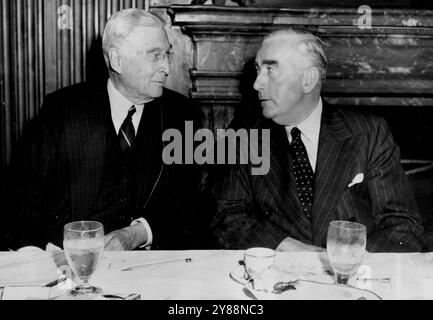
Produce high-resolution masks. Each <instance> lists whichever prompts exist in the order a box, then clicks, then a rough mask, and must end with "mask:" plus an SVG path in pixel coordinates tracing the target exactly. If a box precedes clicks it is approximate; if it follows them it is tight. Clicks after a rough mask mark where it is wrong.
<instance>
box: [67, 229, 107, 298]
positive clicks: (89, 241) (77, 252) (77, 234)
mask: <svg viewBox="0 0 433 320" xmlns="http://www.w3.org/2000/svg"><path fill="white" fill-rule="evenodd" d="M104 244H105V242H104V226H103V225H102V224H101V223H100V222H97V221H75V222H70V223H68V224H66V225H65V226H64V233H63V248H64V250H65V255H66V259H67V260H68V263H69V266H70V267H71V269H72V271H73V272H74V273H75V275H76V276H77V277H78V279H79V280H80V281H81V283H80V284H79V285H78V286H76V287H75V288H73V289H71V290H69V291H68V295H71V296H77V295H87V294H95V293H100V292H101V289H100V288H97V287H94V286H91V285H89V278H90V276H91V275H92V274H93V273H94V272H95V270H96V268H97V266H98V262H99V260H100V258H101V257H102V253H103V251H104Z"/></svg>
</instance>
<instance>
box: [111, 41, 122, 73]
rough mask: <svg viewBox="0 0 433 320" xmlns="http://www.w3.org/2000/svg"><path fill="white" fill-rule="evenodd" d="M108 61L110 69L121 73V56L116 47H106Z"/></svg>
mask: <svg viewBox="0 0 433 320" xmlns="http://www.w3.org/2000/svg"><path fill="white" fill-rule="evenodd" d="M108 62H109V67H110V69H112V70H113V71H115V72H117V73H122V57H121V55H120V50H119V49H118V48H115V47H111V48H110V49H108Z"/></svg>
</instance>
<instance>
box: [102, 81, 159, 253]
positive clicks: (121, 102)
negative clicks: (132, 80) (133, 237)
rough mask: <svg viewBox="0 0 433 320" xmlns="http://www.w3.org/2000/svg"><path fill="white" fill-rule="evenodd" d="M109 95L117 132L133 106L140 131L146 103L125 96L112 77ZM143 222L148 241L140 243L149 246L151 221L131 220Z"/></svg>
mask: <svg viewBox="0 0 433 320" xmlns="http://www.w3.org/2000/svg"><path fill="white" fill-rule="evenodd" d="M107 90H108V97H109V99H110V109H111V119H112V120H113V124H114V128H115V129H116V134H119V130H120V127H121V126H122V123H123V121H124V120H125V118H126V116H127V115H128V110H129V108H131V106H133V105H134V106H135V110H136V111H135V113H134V114H133V115H132V125H133V126H134V129H135V134H137V131H138V125H139V124H140V119H141V115H142V114H143V109H144V104H134V103H132V102H131V101H129V100H128V99H127V98H125V97H124V96H123V95H122V94H121V93H120V92H119V91H118V90H117V89H116V88H115V87H114V85H113V83H112V82H111V80H110V79H108V82H107ZM139 222H140V223H142V224H143V225H144V227H145V229H146V232H147V241H146V243H144V244H142V245H140V248H141V247H148V246H150V245H151V244H152V241H153V235H152V229H151V228H150V226H149V223H148V222H147V221H146V219H144V218H138V219H135V220H134V221H132V222H131V225H133V224H136V223H139Z"/></svg>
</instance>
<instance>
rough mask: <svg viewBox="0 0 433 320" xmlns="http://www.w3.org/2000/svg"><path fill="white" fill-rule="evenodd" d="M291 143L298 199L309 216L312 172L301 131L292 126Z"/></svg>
mask: <svg viewBox="0 0 433 320" xmlns="http://www.w3.org/2000/svg"><path fill="white" fill-rule="evenodd" d="M290 134H291V136H292V143H291V144H290V147H291V148H290V149H291V154H292V159H293V174H294V176H295V180H296V189H297V191H298V196H299V201H300V202H301V206H302V210H303V211H304V213H305V215H306V216H307V217H308V218H311V214H312V210H313V187H314V172H313V169H312V168H311V164H310V161H309V160H308V154H307V150H306V149H305V145H304V143H303V142H302V140H301V131H300V130H299V129H298V128H296V127H295V128H293V129H292V130H291V132H290Z"/></svg>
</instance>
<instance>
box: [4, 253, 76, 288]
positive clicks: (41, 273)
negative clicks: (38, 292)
mask: <svg viewBox="0 0 433 320" xmlns="http://www.w3.org/2000/svg"><path fill="white" fill-rule="evenodd" d="M66 264H67V261H66V258H65V257H64V253H63V252H61V251H60V252H45V251H31V252H7V253H4V254H2V253H0V286H2V287H7V286H30V285H31V286H38V285H39V286H44V285H46V284H47V283H48V282H51V281H53V280H55V279H58V278H59V277H60V276H61V274H60V271H59V267H60V266H61V265H66Z"/></svg>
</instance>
